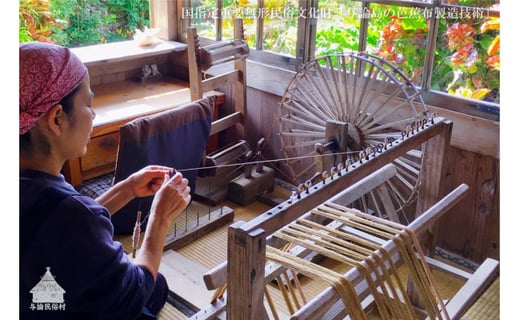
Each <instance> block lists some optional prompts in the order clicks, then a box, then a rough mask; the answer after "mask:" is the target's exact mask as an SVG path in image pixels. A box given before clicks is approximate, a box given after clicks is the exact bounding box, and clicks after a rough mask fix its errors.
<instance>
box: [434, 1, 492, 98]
mask: <svg viewBox="0 0 520 320" xmlns="http://www.w3.org/2000/svg"><path fill="white" fill-rule="evenodd" d="M460 2H462V1H460ZM468 2H469V1H468ZM472 2H484V1H472ZM487 2H489V1H487ZM443 9H446V10H443ZM450 9H453V8H440V10H442V11H440V12H439V16H440V18H441V19H440V23H439V33H438V37H437V48H436V55H435V65H434V70H433V74H432V80H431V87H432V89H434V90H440V91H443V92H447V93H450V94H454V95H457V96H462V97H465V98H471V99H476V100H486V101H490V102H496V103H499V102H500V18H498V17H492V16H489V15H488V14H487V12H488V11H487V10H485V9H482V8H469V9H467V8H466V9H467V10H466V9H464V10H458V11H453V10H452V11H450ZM459 9H460V8H459ZM495 9H496V7H495Z"/></svg>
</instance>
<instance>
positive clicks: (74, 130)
mask: <svg viewBox="0 0 520 320" xmlns="http://www.w3.org/2000/svg"><path fill="white" fill-rule="evenodd" d="M93 96H94V94H93V93H92V91H91V90H90V79H89V77H88V76H87V77H86V79H85V80H84V81H83V83H82V84H81V87H80V90H79V91H78V92H77V93H76V95H75V96H74V98H73V104H74V111H73V112H72V117H71V125H70V126H69V129H70V130H69V132H67V136H68V139H67V140H69V138H70V140H69V141H68V142H69V143H67V145H66V149H68V150H67V158H69V159H72V158H77V157H81V156H83V155H85V153H86V152H87V143H88V142H89V140H90V133H91V132H92V121H93V120H94V117H95V116H96V114H95V112H94V110H93V106H92V102H93Z"/></svg>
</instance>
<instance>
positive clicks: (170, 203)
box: [150, 172, 191, 220]
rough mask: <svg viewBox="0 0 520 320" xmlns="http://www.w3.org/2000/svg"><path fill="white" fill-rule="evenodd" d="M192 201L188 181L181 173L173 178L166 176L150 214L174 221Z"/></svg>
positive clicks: (177, 173)
mask: <svg viewBox="0 0 520 320" xmlns="http://www.w3.org/2000/svg"><path fill="white" fill-rule="evenodd" d="M190 201H191V195H190V187H189V186H188V179H186V178H184V177H183V176H182V174H181V173H180V172H176V173H175V174H174V175H173V177H171V178H170V177H169V176H168V174H165V175H164V176H163V184H162V185H161V186H160V188H159V190H158V191H157V193H156V194H155V197H154V199H153V202H152V206H151V208H150V212H151V213H152V215H156V216H158V218H166V219H168V220H173V219H175V218H176V217H177V216H178V215H179V214H180V213H181V212H182V210H184V209H185V208H186V207H187V206H188V204H189V203H190Z"/></svg>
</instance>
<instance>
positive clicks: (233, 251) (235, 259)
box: [226, 221, 266, 320]
mask: <svg viewBox="0 0 520 320" xmlns="http://www.w3.org/2000/svg"><path fill="white" fill-rule="evenodd" d="M243 225H244V222H243V221H238V222H236V223H234V224H232V225H231V226H230V227H229V229H228V249H227V250H228V252H227V256H228V263H227V274H228V296H227V297H228V302H227V310H226V312H227V319H228V320H242V319H248V320H257V319H258V320H260V319H262V320H263V319H265V317H266V315H265V309H264V303H263V299H264V277H265V270H264V268H265V246H266V237H265V232H264V230H262V229H258V228H257V229H254V230H252V231H246V230H244V229H242V228H241V226H243Z"/></svg>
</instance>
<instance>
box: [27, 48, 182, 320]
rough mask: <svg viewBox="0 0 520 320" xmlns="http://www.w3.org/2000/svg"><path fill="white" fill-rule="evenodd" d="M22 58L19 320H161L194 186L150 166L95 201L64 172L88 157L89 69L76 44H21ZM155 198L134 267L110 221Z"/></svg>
mask: <svg viewBox="0 0 520 320" xmlns="http://www.w3.org/2000/svg"><path fill="white" fill-rule="evenodd" d="M19 59H20V74H19V80H20V87H19V93H20V97H19V99H20V101H19V102H20V105H19V106H20V117H19V120H20V306H19V307H20V316H21V318H22V319H148V318H150V319H153V318H155V316H156V315H157V313H158V312H159V311H160V309H161V308H162V307H163V305H164V303H165V301H166V296H167V293H168V287H167V284H166V281H165V279H164V277H163V276H162V275H161V274H159V273H158V269H159V263H160V259H161V255H162V251H163V246H164V241H165V238H166V234H167V232H168V228H169V226H170V224H171V222H172V220H173V219H174V218H175V217H177V216H178V215H179V214H180V213H181V212H182V211H183V210H184V208H185V207H186V206H187V205H188V203H189V201H190V200H191V198H190V188H189V186H188V181H187V180H186V179H185V178H183V177H182V175H181V174H180V173H178V172H177V173H175V174H174V175H173V176H171V177H170V172H173V171H172V168H168V167H164V166H148V167H146V168H143V169H142V170H140V171H138V172H136V173H134V174H132V175H131V176H130V177H128V178H127V179H126V180H123V181H121V182H119V183H117V184H116V185H114V186H113V187H112V188H111V189H110V190H108V191H107V192H106V193H105V194H103V195H102V196H101V197H99V198H98V199H96V200H94V199H91V198H89V197H85V196H82V195H80V194H79V193H78V192H77V191H76V190H75V189H74V188H73V187H72V186H71V185H70V184H69V183H67V182H66V181H65V179H64V177H63V176H62V175H61V173H60V172H61V168H62V166H63V165H64V163H65V161H66V160H68V159H72V158H77V157H80V156H82V155H84V154H85V152H86V145H87V142H88V141H89V135H90V133H91V131H92V120H93V118H94V117H95V113H94V110H93V108H92V96H93V94H92V92H91V89H90V81H89V75H88V71H87V68H86V67H85V66H84V65H83V63H82V62H81V61H80V60H79V59H78V58H77V57H76V56H75V55H74V54H73V53H71V51H70V50H69V49H68V48H65V47H61V46H57V45H52V44H45V43H28V44H21V45H20V48H19ZM154 194H155V197H154V200H153V203H152V206H151V209H150V215H149V217H148V219H149V220H148V223H147V227H146V230H145V233H144V237H143V243H142V245H141V249H140V250H139V251H138V252H137V256H136V257H135V259H134V261H129V259H128V257H127V255H126V254H125V252H124V251H123V248H122V246H121V244H120V243H118V242H115V241H113V239H112V236H113V226H112V224H111V221H110V216H111V215H112V214H115V213H117V211H118V210H119V209H120V208H122V207H123V206H124V205H125V204H126V203H128V202H129V201H130V200H132V199H133V198H135V197H145V196H150V195H154ZM42 283H43V285H42ZM51 284H52V285H51ZM42 288H43V292H42V291H41V290H42ZM56 288H58V289H56ZM38 290H40V291H38ZM52 290H55V291H52Z"/></svg>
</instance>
